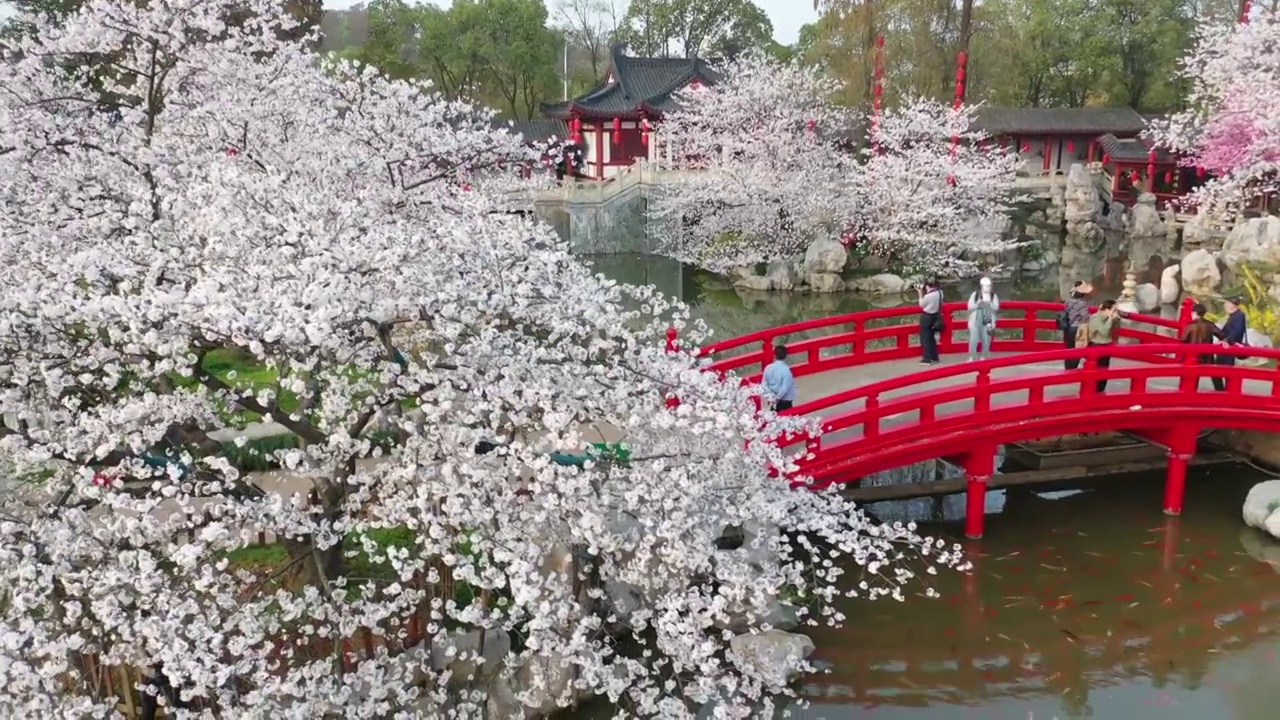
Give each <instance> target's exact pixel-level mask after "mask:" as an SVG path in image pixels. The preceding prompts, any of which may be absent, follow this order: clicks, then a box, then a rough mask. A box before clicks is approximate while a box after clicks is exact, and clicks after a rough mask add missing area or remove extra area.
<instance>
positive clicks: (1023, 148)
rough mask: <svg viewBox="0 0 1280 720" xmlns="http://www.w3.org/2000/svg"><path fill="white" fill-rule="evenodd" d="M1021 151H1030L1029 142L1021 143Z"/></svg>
mask: <svg viewBox="0 0 1280 720" xmlns="http://www.w3.org/2000/svg"><path fill="white" fill-rule="evenodd" d="M1022 152H1031V143H1026V142H1024V143H1022Z"/></svg>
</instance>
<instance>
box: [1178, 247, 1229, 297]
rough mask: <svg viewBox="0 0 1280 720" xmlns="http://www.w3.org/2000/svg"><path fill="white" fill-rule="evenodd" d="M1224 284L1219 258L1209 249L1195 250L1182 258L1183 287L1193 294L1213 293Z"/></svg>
mask: <svg viewBox="0 0 1280 720" xmlns="http://www.w3.org/2000/svg"><path fill="white" fill-rule="evenodd" d="M1221 285H1222V273H1221V272H1220V271H1219V270H1218V260H1217V258H1215V257H1214V256H1213V253H1211V252H1209V251H1208V250H1195V251H1192V252H1190V253H1188V254H1187V256H1186V257H1184V258H1182V288H1183V289H1184V290H1186V291H1187V292H1189V293H1191V294H1193V295H1212V294H1214V293H1216V292H1217V291H1218V288H1219V287H1220V286H1221Z"/></svg>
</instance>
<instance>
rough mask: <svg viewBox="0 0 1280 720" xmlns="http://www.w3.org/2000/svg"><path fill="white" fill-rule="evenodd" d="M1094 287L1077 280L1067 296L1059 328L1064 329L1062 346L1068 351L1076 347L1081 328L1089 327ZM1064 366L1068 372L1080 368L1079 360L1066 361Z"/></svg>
mask: <svg viewBox="0 0 1280 720" xmlns="http://www.w3.org/2000/svg"><path fill="white" fill-rule="evenodd" d="M1092 292H1093V285H1090V284H1089V283H1088V282H1086V281H1084V280H1077V281H1076V284H1075V285H1074V286H1073V287H1072V288H1071V292H1070V293H1068V294H1067V298H1066V306H1065V307H1064V309H1063V311H1062V315H1061V316H1060V317H1059V318H1058V327H1060V328H1062V344H1063V346H1065V347H1067V348H1068V349H1070V348H1074V347H1076V335H1077V334H1078V333H1079V332H1080V328H1082V327H1087V326H1088V325H1089V295H1090V294H1091V293H1092ZM1063 365H1064V366H1065V367H1066V369H1068V370H1075V369H1076V368H1078V367H1080V359H1079V358H1071V359H1069V360H1066V361H1065V362H1064V363H1063Z"/></svg>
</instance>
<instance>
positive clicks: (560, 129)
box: [494, 118, 569, 143]
mask: <svg viewBox="0 0 1280 720" xmlns="http://www.w3.org/2000/svg"><path fill="white" fill-rule="evenodd" d="M494 125H496V126H498V127H501V128H506V129H508V130H511V131H512V132H517V133H520V135H521V136H523V137H524V141H525V142H527V143H542V142H546V141H548V140H551V139H553V138H555V139H559V140H565V139H567V138H568V137H569V125H568V123H566V122H565V121H563V120H553V119H548V118H533V119H531V120H495V121H494Z"/></svg>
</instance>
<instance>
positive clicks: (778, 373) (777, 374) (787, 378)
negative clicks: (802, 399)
mask: <svg viewBox="0 0 1280 720" xmlns="http://www.w3.org/2000/svg"><path fill="white" fill-rule="evenodd" d="M773 357H774V361H773V362H771V363H769V367H766V368H765V369H764V389H765V390H767V391H769V394H770V395H772V396H773V410H774V412H782V411H783V410H790V409H791V406H792V405H794V404H795V402H796V379H795V376H793V375H792V374H791V366H790V365H788V364H787V346H786V345H779V346H778V347H776V348H774V349H773Z"/></svg>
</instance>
